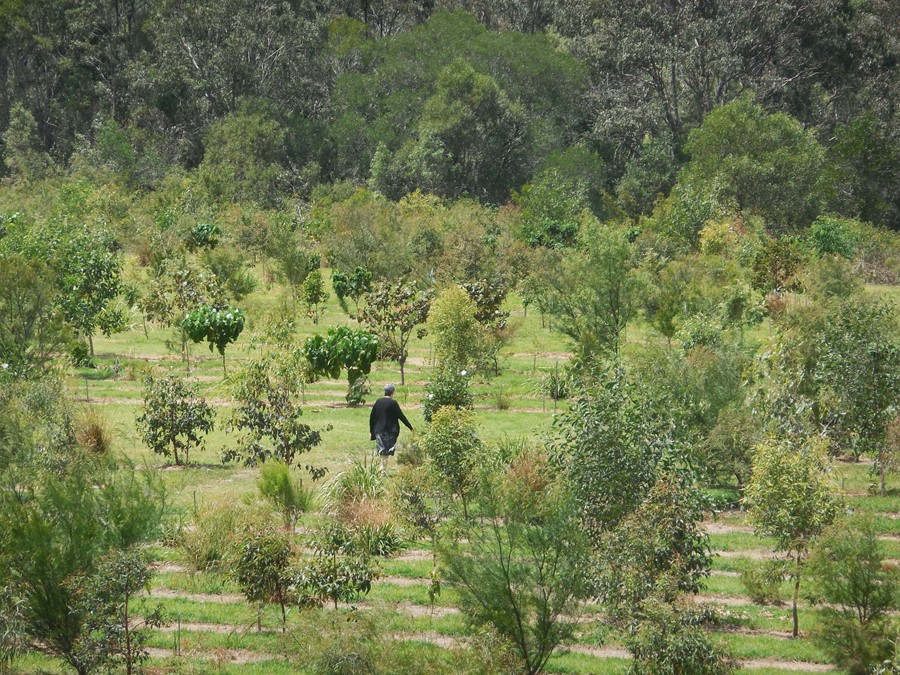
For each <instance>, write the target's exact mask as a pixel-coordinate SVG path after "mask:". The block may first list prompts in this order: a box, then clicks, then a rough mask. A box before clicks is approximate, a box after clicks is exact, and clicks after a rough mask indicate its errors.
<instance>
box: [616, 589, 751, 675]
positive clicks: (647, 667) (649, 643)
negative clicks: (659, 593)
mask: <svg viewBox="0 0 900 675" xmlns="http://www.w3.org/2000/svg"><path fill="white" fill-rule="evenodd" d="M642 605H643V617H642V618H641V619H640V620H639V621H638V622H637V623H636V625H635V627H634V630H632V631H631V632H630V633H629V635H628V637H627V639H626V641H625V644H626V646H627V647H628V650H629V651H630V652H631V653H632V655H633V656H634V662H633V664H632V665H631V666H630V667H629V669H628V673H629V674H631V675H638V674H639V673H691V675H728V674H729V673H733V672H734V671H735V663H734V662H733V661H732V660H731V658H730V657H729V656H728V655H727V653H726V652H725V651H724V650H723V648H722V647H721V646H720V645H719V644H717V643H716V642H714V641H713V640H712V639H711V638H710V636H709V633H708V632H707V631H706V630H705V629H704V627H703V619H704V617H703V615H702V613H700V612H697V611H696V610H693V609H684V610H682V609H679V608H676V607H673V606H672V605H670V604H668V603H664V602H655V603H647V602H645V603H642Z"/></svg>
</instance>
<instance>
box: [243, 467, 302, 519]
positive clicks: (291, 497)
mask: <svg viewBox="0 0 900 675" xmlns="http://www.w3.org/2000/svg"><path fill="white" fill-rule="evenodd" d="M256 487H257V488H259V493H260V494H261V495H262V496H263V497H264V498H265V499H267V500H269V501H270V502H272V504H273V505H274V506H275V507H276V508H278V510H279V511H281V514H282V516H283V517H284V527H285V529H289V530H290V531H291V533H293V532H294V531H295V530H296V527H297V519H298V518H299V517H300V514H302V513H305V512H306V511H308V510H309V508H310V506H312V503H313V494H312V492H311V491H310V490H307V489H306V488H304V487H303V483H302V481H301V480H300V479H299V478H297V477H295V476H293V475H292V474H291V467H289V466H288V465H287V464H285V463H284V462H278V461H272V462H266V463H265V464H263V465H262V466H260V468H259V479H258V480H257V481H256Z"/></svg>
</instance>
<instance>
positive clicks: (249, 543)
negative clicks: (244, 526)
mask: <svg viewBox="0 0 900 675" xmlns="http://www.w3.org/2000/svg"><path fill="white" fill-rule="evenodd" d="M238 547H239V549H238V554H237V559H236V561H235V565H234V575H235V578H236V579H237V582H238V584H239V585H240V587H241V592H242V593H243V594H244V595H245V596H246V598H247V600H248V601H249V602H256V603H259V604H260V605H263V604H264V603H267V602H277V603H278V604H279V606H280V607H281V625H282V630H287V610H286V605H287V603H288V602H289V600H290V594H289V593H290V591H289V587H290V583H291V581H290V576H289V574H288V565H289V564H290V561H291V544H290V542H289V541H288V538H287V537H286V536H285V535H284V534H279V533H276V532H267V531H265V530H263V531H255V532H254V531H249V532H247V533H246V534H245V535H244V536H243V538H242V539H241V541H240V542H239V544H238Z"/></svg>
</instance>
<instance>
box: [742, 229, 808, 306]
mask: <svg viewBox="0 0 900 675" xmlns="http://www.w3.org/2000/svg"><path fill="white" fill-rule="evenodd" d="M805 262H806V252H805V251H804V249H803V247H802V246H801V245H800V243H799V242H798V241H797V240H795V239H791V238H788V237H782V238H781V239H767V240H766V241H765V242H764V243H763V245H762V247H761V248H760V249H759V250H758V251H757V253H756V255H755V257H754V259H753V262H752V264H751V270H750V273H751V276H750V278H751V281H752V282H753V286H754V288H758V289H759V290H761V291H763V292H764V293H768V292H769V291H778V292H781V293H783V292H784V291H791V290H795V289H796V288H797V286H798V282H799V278H798V275H799V273H800V270H801V268H802V267H803V265H804V263H805Z"/></svg>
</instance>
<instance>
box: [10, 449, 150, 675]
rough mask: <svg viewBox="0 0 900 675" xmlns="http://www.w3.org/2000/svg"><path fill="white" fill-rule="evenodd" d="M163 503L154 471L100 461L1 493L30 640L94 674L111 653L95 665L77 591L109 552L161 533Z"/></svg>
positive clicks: (87, 618) (87, 619) (12, 571)
mask: <svg viewBox="0 0 900 675" xmlns="http://www.w3.org/2000/svg"><path fill="white" fill-rule="evenodd" d="M166 508H167V507H166V496H165V489H164V487H163V485H162V482H161V481H160V480H159V479H158V476H157V475H156V474H154V473H152V472H146V471H145V472H142V473H141V474H138V473H137V472H135V471H134V469H133V468H132V467H127V466H126V467H125V468H116V467H114V466H112V465H111V464H110V463H108V462H106V461H103V460H96V459H90V460H81V461H76V462H74V463H72V464H70V465H69V466H68V467H66V471H65V472H63V473H51V472H47V473H42V474H39V475H38V476H36V477H32V480H31V481H30V482H28V483H26V482H25V481H24V480H23V481H20V482H19V484H18V485H17V486H16V488H15V489H14V490H3V491H0V531H2V532H3V533H4V540H3V543H2V557H3V566H4V567H5V571H6V572H8V574H9V577H10V578H12V579H15V584H16V592H17V593H20V594H21V597H22V599H23V601H24V606H25V616H26V627H25V630H26V632H27V634H28V636H29V639H30V641H40V642H41V643H42V644H43V645H44V646H45V648H46V649H47V650H48V651H49V652H51V653H53V654H55V655H57V656H59V657H61V658H62V659H64V660H65V661H67V662H68V663H69V664H70V665H71V666H72V667H73V668H74V669H75V670H77V671H78V672H79V673H88V672H95V671H96V670H97V668H98V667H99V666H100V665H102V662H103V661H105V660H106V656H105V655H100V656H99V657H98V658H99V659H100V660H99V663H98V662H96V661H94V660H93V659H94V657H91V656H90V655H89V654H86V653H85V651H84V647H85V644H84V641H85V639H86V638H87V637H88V636H89V635H90V633H91V632H92V630H93V628H92V625H91V620H92V617H93V616H94V615H93V613H92V612H93V610H92V609H88V608H86V607H85V606H84V605H83V604H80V602H79V596H80V595H81V594H82V592H83V591H86V590H87V588H88V584H87V581H86V580H87V579H88V578H90V577H91V576H92V575H93V574H94V573H96V572H98V571H102V567H103V566H102V562H101V561H102V560H103V557H104V556H105V555H107V554H109V553H111V552H115V551H124V550H126V549H128V548H129V547H131V546H134V545H136V544H138V543H141V542H145V541H150V540H153V539H154V538H155V537H156V536H157V535H158V534H159V531H160V526H161V523H162V521H163V518H164V516H165V514H166ZM115 597H116V601H117V602H119V601H120V600H121V599H122V594H121V593H118V592H117V593H116V594H115Z"/></svg>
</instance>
